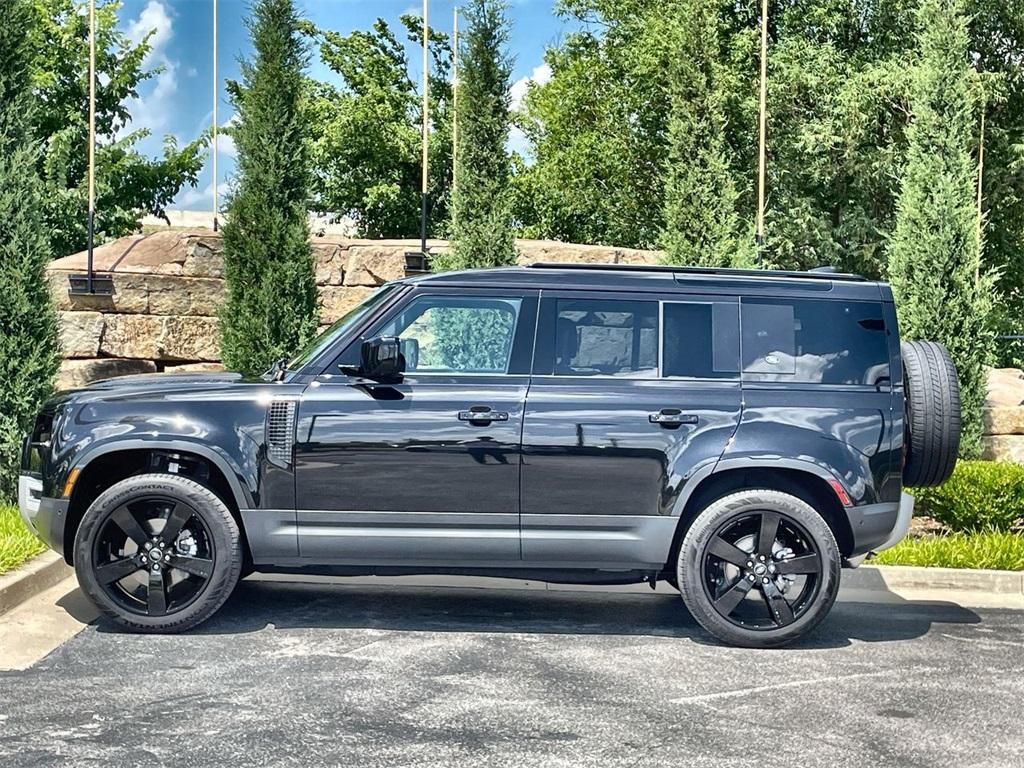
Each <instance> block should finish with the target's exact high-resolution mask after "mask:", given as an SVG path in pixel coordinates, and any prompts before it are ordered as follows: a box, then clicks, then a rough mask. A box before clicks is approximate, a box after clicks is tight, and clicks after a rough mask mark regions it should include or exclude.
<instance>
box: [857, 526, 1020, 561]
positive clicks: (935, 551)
mask: <svg viewBox="0 0 1024 768" xmlns="http://www.w3.org/2000/svg"><path fill="white" fill-rule="evenodd" d="M871 563H872V564H873V565H917V566H924V567H927V568H935V567H939V568H995V569H996V570H1000V571H1024V536H1022V535H1021V534H1019V533H1007V532H1005V531H979V532H977V533H948V534H946V535H944V536H924V537H921V538H918V539H911V538H906V539H904V540H903V541H901V542H900V543H899V544H897V545H896V546H895V547H893V548H892V549H887V550H885V551H884V552H879V553H878V556H877V557H875V558H874V559H872V560H871Z"/></svg>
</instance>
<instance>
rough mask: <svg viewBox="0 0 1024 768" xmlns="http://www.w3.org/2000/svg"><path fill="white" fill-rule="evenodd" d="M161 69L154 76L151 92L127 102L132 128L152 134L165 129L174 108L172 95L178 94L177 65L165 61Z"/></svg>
mask: <svg viewBox="0 0 1024 768" xmlns="http://www.w3.org/2000/svg"><path fill="white" fill-rule="evenodd" d="M163 67H164V69H163V71H162V72H161V73H160V74H159V75H157V76H156V82H155V84H154V86H153V90H152V91H150V92H149V93H148V94H146V95H145V96H139V97H138V98H135V99H131V100H129V102H128V112H129V113H130V114H131V116H132V125H133V127H137V128H149V129H150V130H151V131H154V132H157V131H160V130H162V129H164V128H166V127H167V124H168V122H169V121H170V117H171V111H172V107H173V106H174V94H176V93H177V92H178V64H177V62H171V61H165V62H164V63H163Z"/></svg>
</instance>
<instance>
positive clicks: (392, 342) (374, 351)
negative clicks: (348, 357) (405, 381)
mask: <svg viewBox="0 0 1024 768" xmlns="http://www.w3.org/2000/svg"><path fill="white" fill-rule="evenodd" d="M360 357H361V362H360V365H359V373H360V375H362V376H365V377H366V378H368V379H376V380H378V381H393V380H394V379H400V378H401V377H402V373H403V372H404V371H405V358H404V357H403V356H402V342H401V340H399V338H398V337H397V336H381V337H380V338H377V339H368V340H367V341H364V342H363V346H362V349H361V354H360Z"/></svg>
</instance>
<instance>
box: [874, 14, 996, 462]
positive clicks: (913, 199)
mask: <svg viewBox="0 0 1024 768" xmlns="http://www.w3.org/2000/svg"><path fill="white" fill-rule="evenodd" d="M917 46H918V52H917V56H918V60H917V62H916V66H915V67H914V68H913V70H912V73H911V82H910V92H909V93H910V108H911V112H912V114H913V119H912V122H911V124H910V126H909V128H908V129H907V139H908V147H907V161H906V168H905V170H904V172H903V177H902V181H901V187H900V192H899V197H898V199H897V209H896V226H895V230H894V232H893V236H892V239H891V241H890V244H889V279H890V281H891V282H892V288H893V292H894V294H895V296H896V301H897V304H896V308H897V312H898V314H899V321H900V326H901V331H902V335H903V336H904V338H907V339H934V340H936V341H941V342H942V343H943V344H945V345H946V346H947V347H948V348H949V351H950V353H951V355H952V356H953V360H954V361H955V363H956V366H957V372H958V374H959V379H960V389H961V400H962V409H963V429H964V432H963V438H962V441H961V444H960V445H961V454H962V455H963V456H966V457H970V456H976V455H977V454H978V453H979V452H980V449H981V408H982V405H983V403H984V399H985V369H984V367H985V365H986V364H987V363H988V362H989V360H990V356H991V354H992V347H993V331H992V327H991V323H990V316H991V313H992V310H993V299H992V296H993V291H994V277H993V275H991V274H988V273H986V272H985V271H984V270H981V269H980V259H981V253H980V243H979V242H978V239H977V233H976V215H977V212H976V209H975V199H974V195H975V186H974V185H975V163H974V160H973V158H972V156H971V148H972V143H973V135H972V134H973V130H974V126H975V125H976V106H977V105H976V103H975V99H974V94H975V93H976V89H975V85H976V81H975V73H974V70H973V69H972V68H971V66H970V63H969V58H968V55H969V48H968V37H967V21H966V18H965V14H964V8H963V0H922V2H921V5H920V7H919V9H918V12H917Z"/></svg>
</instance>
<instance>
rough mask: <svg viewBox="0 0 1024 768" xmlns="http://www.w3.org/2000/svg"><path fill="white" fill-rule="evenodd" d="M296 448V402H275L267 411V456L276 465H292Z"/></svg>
mask: <svg viewBox="0 0 1024 768" xmlns="http://www.w3.org/2000/svg"><path fill="white" fill-rule="evenodd" d="M294 447H295V401H294V400H274V401H273V402H272V403H271V404H270V408H269V409H268V410H267V455H268V456H269V457H270V460H271V461H272V462H274V463H275V464H278V465H279V466H282V467H287V466H289V465H290V464H291V463H292V449H293V448H294Z"/></svg>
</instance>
